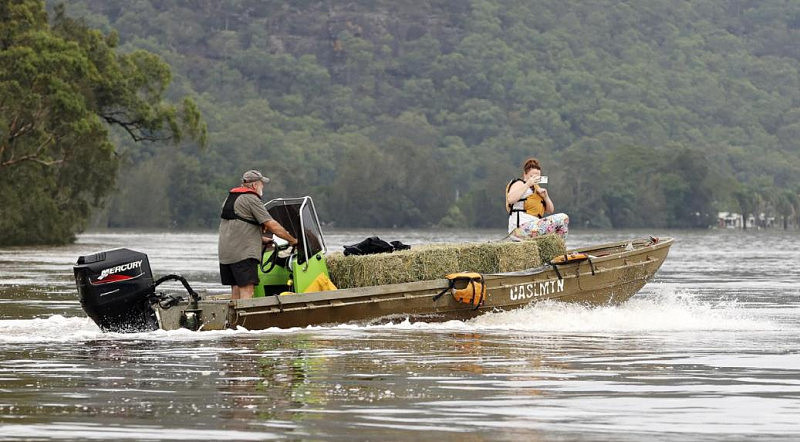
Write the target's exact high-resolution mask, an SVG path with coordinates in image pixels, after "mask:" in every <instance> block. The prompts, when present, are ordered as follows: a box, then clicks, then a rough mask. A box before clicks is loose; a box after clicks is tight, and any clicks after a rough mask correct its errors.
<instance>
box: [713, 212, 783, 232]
mask: <svg viewBox="0 0 800 442" xmlns="http://www.w3.org/2000/svg"><path fill="white" fill-rule="evenodd" d="M745 223H747V224H745ZM789 224H791V223H789ZM775 227H783V222H780V223H776V222H775V217H774V216H767V215H766V214H764V213H763V212H762V213H759V214H758V216H756V215H754V214H750V215H748V216H747V218H746V219H745V217H744V216H742V214H740V213H734V212H719V214H718V215H717V228H720V229H742V228H746V229H771V228H775Z"/></svg>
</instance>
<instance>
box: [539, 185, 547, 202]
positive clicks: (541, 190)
mask: <svg viewBox="0 0 800 442" xmlns="http://www.w3.org/2000/svg"><path fill="white" fill-rule="evenodd" d="M536 193H538V194H539V196H540V197H542V199H547V197H548V195H547V189H545V188H544V187H540V188H538V189H536Z"/></svg>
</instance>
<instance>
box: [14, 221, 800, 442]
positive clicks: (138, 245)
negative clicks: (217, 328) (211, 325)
mask: <svg viewBox="0 0 800 442" xmlns="http://www.w3.org/2000/svg"><path fill="white" fill-rule="evenodd" d="M376 233H377V234H379V236H381V238H383V239H386V240H395V239H398V240H401V241H403V242H405V243H409V244H412V245H413V244H419V243H424V242H429V241H437V242H438V241H454V240H477V241H482V240H495V239H498V238H499V237H502V234H503V232H498V231H480V230H479V231H441V232H437V231H404V230H394V231H333V232H329V233H328V235H327V241H328V247H329V250H341V246H342V245H343V244H348V243H354V242H357V241H359V240H361V239H363V238H364V237H366V236H372V235H374V234H376ZM646 234H655V235H658V236H674V237H676V238H677V242H676V243H675V245H674V246H673V247H672V250H671V251H670V254H669V257H668V258H667V261H666V262H665V264H664V265H663V267H662V268H661V270H660V271H659V273H658V274H657V275H656V278H655V280H654V281H653V282H651V283H650V284H648V285H647V286H645V288H644V289H643V290H642V291H641V292H640V293H639V294H638V295H636V296H635V297H634V298H632V299H631V300H630V301H628V302H627V303H625V304H623V305H621V306H617V307H599V308H587V307H584V306H580V305H563V304H558V303H544V304H538V305H534V306H530V307H528V308H525V309H523V310H517V311H514V312H506V313H490V314H487V315H485V316H482V317H478V318H476V319H474V320H471V321H467V322H458V321H452V322H446V323H436V324H434V323H430V324H428V323H413V324H412V323H407V322H397V323H394V324H388V325H380V326H368V327H364V326H351V325H342V326H336V327H312V328H303V329H290V330H278V329H272V330H265V331H247V330H243V329H240V330H229V331H221V332H202V333H194V332H188V331H174V332H162V331H158V332H151V333H140V334H132V335H121V334H106V333H101V332H100V331H99V329H98V328H97V327H96V326H95V325H94V324H93V323H92V322H91V321H90V320H89V319H87V318H86V317H85V315H84V314H83V312H82V310H81V308H80V305H79V303H78V300H77V295H76V290H75V286H74V281H73V277H72V265H73V264H74V262H75V259H76V258H77V256H79V255H82V254H87V253H91V252H94V251H99V250H106V249H110V248H116V247H130V248H133V249H136V250H140V251H143V252H146V253H147V254H148V255H149V257H150V263H151V266H152V268H153V271H154V273H155V274H156V277H158V276H163V275H165V274H168V273H180V274H183V275H184V276H186V277H187V279H188V280H189V281H190V282H191V283H192V285H193V286H194V287H195V288H197V289H202V290H207V291H211V292H213V291H220V290H221V289H222V287H221V286H220V285H219V284H218V283H217V277H218V276H217V262H216V255H215V254H216V235H215V233H214V232H200V233H191V234H188V233H179V234H176V233H162V232H159V233H152V232H110V233H89V234H84V235H81V236H80V237H79V238H78V241H77V242H76V243H75V244H73V245H70V246H65V247H57V248H52V247H50V248H5V249H0V439H3V440H22V439H37V440H39V439H103V440H105V439H117V440H150V439H169V440H263V439H313V440H319V439H324V440H398V439H401V440H438V441H442V440H459V441H461V440H592V441H595V440H608V441H612V440H613V441H619V440H644V439H647V440H731V439H739V440H753V439H768V440H775V439H786V440H796V439H797V438H798V437H800V333H799V332H800V233H798V232H797V231H794V232H783V231H767V232H764V231H747V232H741V231H727V230H718V231H715V230H712V231H670V232H664V231H652V232H634V231H606V232H597V231H575V232H573V233H571V234H570V237H569V239H568V241H567V244H568V246H569V247H577V246H581V245H588V244H593V243H601V242H609V241H615V240H618V239H627V238H632V237H636V236H642V235H646ZM178 288H179V287H178V286H175V289H176V291H178Z"/></svg>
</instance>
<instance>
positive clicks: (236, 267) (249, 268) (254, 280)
mask: <svg viewBox="0 0 800 442" xmlns="http://www.w3.org/2000/svg"><path fill="white" fill-rule="evenodd" d="M219 276H220V279H221V280H222V285H238V286H239V287H243V286H246V285H250V284H254V285H255V284H258V260H257V259H253V258H248V259H245V260H242V261H239V262H235V263H233V264H220V265H219Z"/></svg>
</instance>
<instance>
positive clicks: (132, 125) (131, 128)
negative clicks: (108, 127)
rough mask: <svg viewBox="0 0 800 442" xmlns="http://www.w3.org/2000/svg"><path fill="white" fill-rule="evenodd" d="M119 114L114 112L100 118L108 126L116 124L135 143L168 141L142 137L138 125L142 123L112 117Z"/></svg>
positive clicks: (167, 138) (159, 138)
mask: <svg viewBox="0 0 800 442" xmlns="http://www.w3.org/2000/svg"><path fill="white" fill-rule="evenodd" d="M121 113H122V112H114V113H111V114H103V115H102V117H103V119H104V120H106V122H107V123H108V124H116V125H118V126H120V127H122V128H123V129H125V131H126V132H128V134H129V135H130V136H131V138H133V141H136V142H139V141H164V140H169V139H170V137H166V138H164V137H156V136H146V135H143V134H142V131H141V129H140V125H141V124H142V123H143V121H141V120H137V121H123V120H120V119H118V118H116V117H114V114H121Z"/></svg>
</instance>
